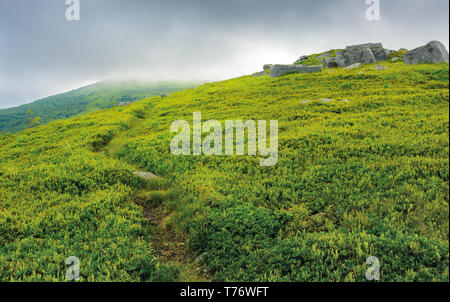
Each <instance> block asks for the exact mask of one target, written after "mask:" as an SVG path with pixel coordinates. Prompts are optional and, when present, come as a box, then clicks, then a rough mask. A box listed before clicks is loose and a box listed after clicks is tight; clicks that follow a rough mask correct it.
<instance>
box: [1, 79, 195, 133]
mask: <svg viewBox="0 0 450 302" xmlns="http://www.w3.org/2000/svg"><path fill="white" fill-rule="evenodd" d="M193 86H194V84H193V83H175V82H174V83H171V82H167V83H163V82H162V83H147V82H139V81H128V82H114V81H107V82H101V83H97V84H93V85H89V86H86V87H82V88H79V89H76V90H72V91H70V92H66V93H62V94H58V95H54V96H50V97H47V98H45V99H41V100H38V101H35V102H32V103H30V104H26V105H21V106H18V107H14V108H8V109H0V133H6V132H11V133H15V132H18V131H20V130H23V129H25V128H26V127H27V115H26V112H27V110H28V109H31V110H32V111H33V114H34V116H39V117H40V118H41V121H40V123H41V124H46V123H48V122H50V121H53V120H58V119H65V118H69V117H72V116H75V115H78V114H84V113H90V112H93V111H96V110H100V109H105V108H110V107H112V106H115V105H117V104H118V103H120V102H133V101H136V100H141V99H143V98H146V97H150V96H156V95H160V94H167V93H171V92H173V91H177V90H182V89H185V88H188V87H193Z"/></svg>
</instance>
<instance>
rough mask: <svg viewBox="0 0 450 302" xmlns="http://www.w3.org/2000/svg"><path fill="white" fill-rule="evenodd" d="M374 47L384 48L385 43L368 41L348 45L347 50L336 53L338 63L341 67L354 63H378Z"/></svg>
mask: <svg viewBox="0 0 450 302" xmlns="http://www.w3.org/2000/svg"><path fill="white" fill-rule="evenodd" d="M373 49H383V45H382V44H381V43H367V44H360V45H352V46H347V47H346V48H345V50H342V51H338V52H337V53H336V63H337V64H338V65H339V66H340V67H347V66H349V65H352V64H354V63H363V64H370V63H376V62H377V59H376V57H375V55H374V53H373Z"/></svg>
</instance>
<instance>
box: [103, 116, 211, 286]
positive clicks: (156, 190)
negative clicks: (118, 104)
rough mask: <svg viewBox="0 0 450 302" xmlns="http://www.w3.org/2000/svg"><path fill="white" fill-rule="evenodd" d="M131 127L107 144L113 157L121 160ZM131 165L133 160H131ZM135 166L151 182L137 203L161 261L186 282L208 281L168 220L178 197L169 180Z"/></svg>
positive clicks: (138, 191)
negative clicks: (174, 269)
mask: <svg viewBox="0 0 450 302" xmlns="http://www.w3.org/2000/svg"><path fill="white" fill-rule="evenodd" d="M130 125H131V126H132V127H131V128H130V129H127V130H123V131H121V132H119V133H118V134H116V135H115V136H114V138H113V139H112V140H111V141H110V142H109V144H107V145H106V146H104V148H103V151H104V152H105V154H107V155H108V156H109V157H114V158H116V159H117V156H116V154H117V152H118V151H119V150H120V149H121V147H122V145H123V142H124V141H125V140H124V137H125V136H126V135H127V132H128V131H130V130H131V129H132V128H134V127H135V126H136V125H137V123H136V122H135V121H131V122H130ZM127 164H129V165H130V163H127ZM131 166H133V168H134V169H133V174H135V175H137V176H138V177H141V178H143V179H145V180H146V182H148V185H147V186H146V187H145V188H141V189H138V188H137V189H135V196H134V203H135V204H137V205H138V206H140V207H142V209H143V215H144V217H145V219H146V220H147V221H148V228H149V229H148V234H149V242H150V243H151V245H152V247H153V249H154V252H155V253H156V256H157V257H158V258H159V259H160V260H161V262H165V263H170V264H173V265H174V266H176V267H177V268H178V270H179V272H180V276H179V280H175V281H186V282H208V281H210V279H211V277H210V276H209V274H208V273H207V272H205V271H204V270H203V268H202V267H201V265H200V264H199V262H198V261H197V260H196V259H192V257H190V256H189V254H188V252H187V248H186V246H185V242H186V240H187V235H186V234H181V233H180V232H177V231H176V230H174V229H173V228H171V227H169V226H168V225H167V224H166V222H167V220H168V218H169V216H170V214H171V210H170V209H169V208H168V207H167V205H166V204H167V203H168V202H170V201H171V199H172V198H174V196H173V194H171V192H172V191H173V189H172V188H171V187H170V186H168V184H167V182H166V181H165V180H164V179H162V178H159V177H157V176H156V175H153V174H152V173H150V172H139V171H143V170H142V169H140V168H138V167H136V166H134V165H132V164H131Z"/></svg>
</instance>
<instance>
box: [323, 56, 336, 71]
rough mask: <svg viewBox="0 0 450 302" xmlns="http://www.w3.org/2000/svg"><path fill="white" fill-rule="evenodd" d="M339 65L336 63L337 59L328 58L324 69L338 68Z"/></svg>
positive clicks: (324, 63)
mask: <svg viewBox="0 0 450 302" xmlns="http://www.w3.org/2000/svg"><path fill="white" fill-rule="evenodd" d="M336 67H338V64H337V63H336V57H330V58H326V59H325V61H324V62H323V68H336Z"/></svg>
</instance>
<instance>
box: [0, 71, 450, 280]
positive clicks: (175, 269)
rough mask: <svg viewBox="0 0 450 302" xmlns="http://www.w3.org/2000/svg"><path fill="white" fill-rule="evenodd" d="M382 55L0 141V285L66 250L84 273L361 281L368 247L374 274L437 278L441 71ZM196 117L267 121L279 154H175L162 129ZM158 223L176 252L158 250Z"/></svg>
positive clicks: (444, 219)
mask: <svg viewBox="0 0 450 302" xmlns="http://www.w3.org/2000/svg"><path fill="white" fill-rule="evenodd" d="M384 64H385V65H386V66H387V68H388V69H387V70H386V71H376V70H374V65H367V66H364V67H363V68H359V69H354V70H344V69H327V70H325V71H324V72H323V73H319V74H292V75H288V76H284V77H281V78H269V77H249V76H246V77H241V78H237V79H232V80H228V81H224V82H219V83H212V84H207V85H203V86H201V87H199V88H197V89H187V90H184V91H180V92H175V93H173V94H172V95H171V97H170V98H167V99H164V100H161V99H160V98H148V99H145V100H142V101H139V102H136V103H135V104H133V105H131V106H129V107H126V108H123V107H122V108H112V109H108V110H103V111H98V112H95V113H92V114H89V115H86V116H81V117H76V118H71V119H68V120H64V121H56V122H52V123H50V124H48V125H44V126H40V127H37V128H33V129H30V130H26V131H23V132H20V133H18V134H16V135H3V136H0V141H1V144H0V163H1V165H0V242H1V245H0V280H2V281H7V280H64V272H65V269H66V268H67V266H66V265H65V263H64V261H65V259H66V257H68V256H72V255H73V256H77V257H79V258H80V261H81V269H80V272H81V280H82V281H91V280H96V281H103V280H115V281H117V280H120V281H128V280H133V281H139V280H149V281H154V280H192V275H190V274H189V270H190V268H189V269H187V271H188V272H186V269H184V268H183V267H193V266H192V265H198V266H200V267H201V269H202V270H204V271H206V272H207V273H206V276H207V278H208V279H211V280H215V281H217V280H227V281H229V280H233V281H235V280H241V281H249V280H251V281H365V272H366V268H367V265H366V258H367V257H369V256H376V257H378V258H379V259H380V263H381V280H382V281H413V280H415V281H418V280H421V281H425V280H427V281H431V280H434V281H437V280H439V281H448V270H449V207H448V201H449V199H448V196H449V107H448V106H449V82H448V81H449V67H448V64H442V65H425V64H424V65H415V66H406V65H404V64H403V63H384ZM323 98H328V99H333V100H334V101H332V102H327V103H324V102H321V101H320V99H323ZM343 99H348V100H351V101H350V102H341V101H340V100H343ZM304 100H311V101H312V102H308V103H303V102H302V101H304ZM193 112H201V113H202V119H203V120H204V121H205V120H208V119H216V120H219V121H224V120H229V119H231V120H237V119H242V120H246V119H253V120H259V119H262V120H273V119H278V120H279V161H278V163H277V165H275V166H273V167H260V166H259V158H257V157H252V156H231V157H229V156H196V157H194V156H181V157H175V156H173V155H172V154H171V153H170V151H169V150H170V149H169V143H170V140H171V139H172V137H173V136H174V134H173V133H170V131H169V129H170V125H171V123H172V122H173V121H175V120H178V119H185V120H187V121H190V122H191V123H192V113H193ZM136 169H140V170H146V171H151V172H153V173H156V174H158V175H160V176H162V178H160V179H159V180H152V181H143V180H141V179H139V178H137V177H135V176H134V175H133V174H132V171H135V170H136ZM152 211H157V212H158V213H164V218H163V219H162V220H161V223H158V224H155V223H152V221H153V220H152V216H153V214H152ZM159 228H163V230H164V231H165V232H163V233H171V234H174V238H175V237H177V236H178V237H177V238H184V240H185V242H184V245H183V244H182V243H181V244H180V246H181V247H179V248H177V249H185V250H186V254H185V255H184V258H183V257H178V258H176V259H174V258H173V257H170V256H167V255H166V254H165V253H160V252H159V247H158V246H157V244H158V240H155V236H156V237H157V236H160V234H161V232H160V231H161V230H160V229H159ZM160 240H166V238H162V239H160ZM164 244H167V245H174V244H173V242H164ZM177 244H178V243H177ZM177 246H178V245H177ZM174 249H175V248H174ZM198 256H200V257H199V258H197V259H198V261H197V262H196V261H194V259H196V257H198ZM183 270H185V271H183Z"/></svg>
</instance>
